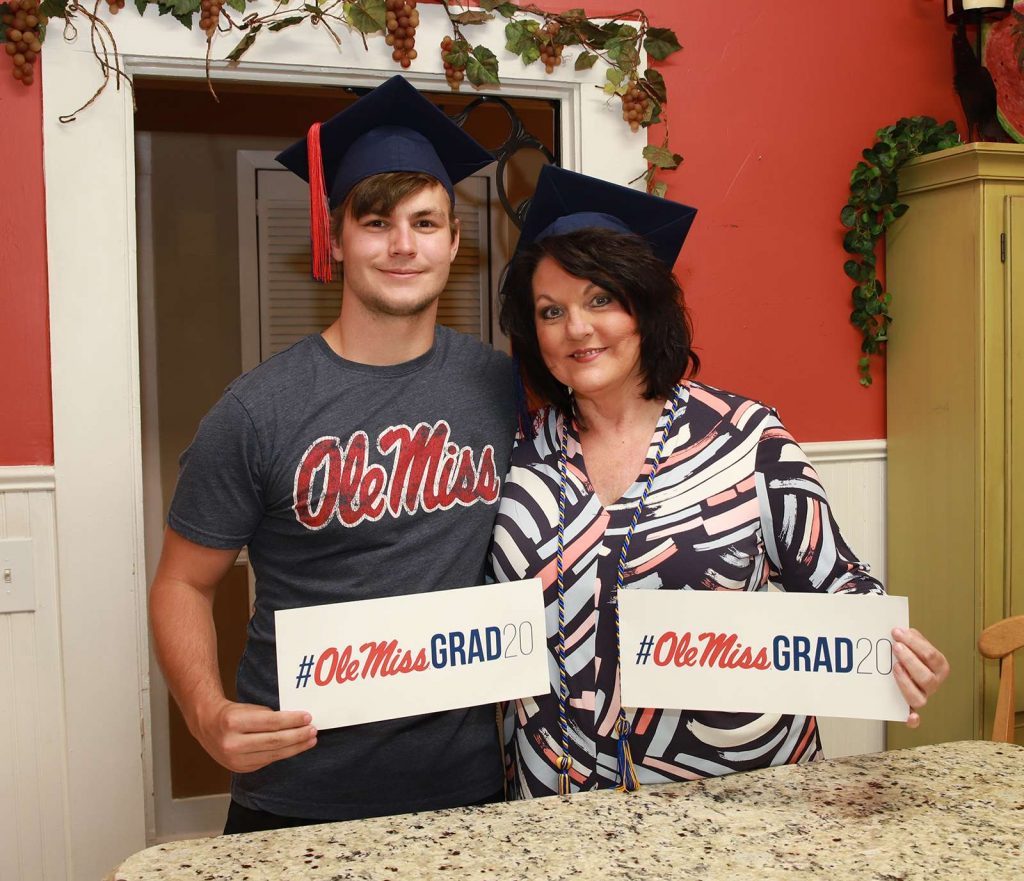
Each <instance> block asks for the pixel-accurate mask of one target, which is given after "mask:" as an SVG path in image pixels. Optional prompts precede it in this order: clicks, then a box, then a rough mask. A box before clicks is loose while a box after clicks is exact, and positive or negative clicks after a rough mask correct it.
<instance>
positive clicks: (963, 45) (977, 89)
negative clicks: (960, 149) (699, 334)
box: [953, 24, 1007, 141]
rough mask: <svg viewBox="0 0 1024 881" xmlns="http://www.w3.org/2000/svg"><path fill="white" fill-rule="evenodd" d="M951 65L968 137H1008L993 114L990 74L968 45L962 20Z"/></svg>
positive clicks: (956, 35) (986, 139)
mask: <svg viewBox="0 0 1024 881" xmlns="http://www.w3.org/2000/svg"><path fill="white" fill-rule="evenodd" d="M953 69H954V73H953V87H954V88H955V89H956V93H957V94H958V95H959V96H960V104H961V105H962V106H963V108H964V115H965V116H966V117H967V140H968V141H974V140H985V141H1005V140H1007V137H1006V132H1005V131H1003V127H1002V126H1001V125H1000V124H999V119H998V118H997V117H996V86H995V83H993V82H992V74H990V73H989V72H988V68H987V67H985V66H984V65H982V63H981V59H980V58H979V57H978V55H977V54H975V51H974V49H972V48H971V44H970V42H969V41H968V39H967V28H966V27H964V25H963V24H961V25H960V26H959V27H958V28H957V29H956V33H954V34H953Z"/></svg>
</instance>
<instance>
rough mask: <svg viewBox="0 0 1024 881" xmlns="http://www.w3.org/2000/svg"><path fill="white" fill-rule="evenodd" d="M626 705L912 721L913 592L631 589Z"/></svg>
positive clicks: (624, 597)
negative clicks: (903, 677)
mask: <svg viewBox="0 0 1024 881" xmlns="http://www.w3.org/2000/svg"><path fill="white" fill-rule="evenodd" d="M619 603H620V614H621V617H620V626H621V639H622V703H623V705H625V706H628V707H659V708H669V709H691V710H721V711H726V712H738V713H744V712H747V713H786V714H789V713H792V714H795V715H816V716H841V717H846V718H852V719H891V720H894V721H900V722H902V721H905V720H906V718H907V714H908V708H907V703H906V701H905V700H904V698H903V695H902V694H901V693H900V690H899V686H898V685H897V684H896V680H895V678H894V677H893V675H892V667H893V648H892V635H891V631H892V629H893V628H894V627H903V628H906V627H907V626H908V624H907V622H908V611H907V599H906V597H893V596H851V595H843V594H838V595H825V594H789V593H778V592H757V593H746V592H744V593H725V592H721V591H714V592H712V591H689V590H626V591H622V592H621V593H620V594H619Z"/></svg>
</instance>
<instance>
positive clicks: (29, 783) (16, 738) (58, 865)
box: [0, 466, 69, 881]
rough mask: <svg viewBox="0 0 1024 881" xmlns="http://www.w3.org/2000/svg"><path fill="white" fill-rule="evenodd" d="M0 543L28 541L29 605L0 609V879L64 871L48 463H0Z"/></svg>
mask: <svg viewBox="0 0 1024 881" xmlns="http://www.w3.org/2000/svg"><path fill="white" fill-rule="evenodd" d="M0 539H31V540H32V552H33V561H32V562H33V567H34V574H35V604H34V610H33V611H26V612H9V613H6V614H0V719H3V721H2V722H0V805H2V806H3V810H2V818H0V878H2V879H5V881H6V879H8V878H10V879H12V881H14V879H17V881H36V879H40V881H63V879H65V878H67V877H68V875H69V872H68V860H67V857H68V848H67V825H66V817H67V810H68V807H67V789H66V780H67V775H66V773H65V769H66V757H65V752H64V744H65V726H64V691H63V675H62V668H61V644H60V617H59V604H58V602H57V600H58V594H57V571H56V558H57V551H56V534H55V518H54V507H53V469H52V468H47V467H32V466H24V467H22V466H19V467H0Z"/></svg>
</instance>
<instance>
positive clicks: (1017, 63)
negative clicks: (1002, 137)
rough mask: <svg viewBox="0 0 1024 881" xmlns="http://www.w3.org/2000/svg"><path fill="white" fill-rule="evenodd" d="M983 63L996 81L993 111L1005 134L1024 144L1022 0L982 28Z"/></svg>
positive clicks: (1023, 16) (1023, 7)
mask: <svg viewBox="0 0 1024 881" xmlns="http://www.w3.org/2000/svg"><path fill="white" fill-rule="evenodd" d="M982 57H983V59H984V64H985V67H987V68H988V70H989V73H991V74H992V80H993V81H994V82H995V84H996V102H997V110H996V114H997V116H998V117H999V122H1000V123H1002V126H1003V128H1004V129H1006V131H1007V134H1009V135H1010V137H1011V138H1013V139H1014V140H1015V141H1018V142H1020V143H1024V0H1018V2H1016V3H1014V4H1013V11H1012V12H1011V13H1010V14H1009V15H1008V16H1006V18H1003V19H1001V20H1000V21H997V22H995V23H994V24H991V25H989V26H988V27H986V29H985V48H984V50H983V55H982Z"/></svg>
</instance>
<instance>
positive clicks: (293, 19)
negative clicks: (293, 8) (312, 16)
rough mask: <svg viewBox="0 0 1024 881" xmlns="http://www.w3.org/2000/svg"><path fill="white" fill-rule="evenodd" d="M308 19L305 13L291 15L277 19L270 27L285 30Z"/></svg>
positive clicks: (275, 29) (274, 29)
mask: <svg viewBox="0 0 1024 881" xmlns="http://www.w3.org/2000/svg"><path fill="white" fill-rule="evenodd" d="M305 20H306V16H304V15H289V16H288V18H282V19H281V20H280V21H275V22H274V23H273V24H272V25H270V26H269V27H268V30H271V31H283V30H284V29H285V28H290V27H291V26H292V25H296V24H301V23H302V22H304V21H305Z"/></svg>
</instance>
